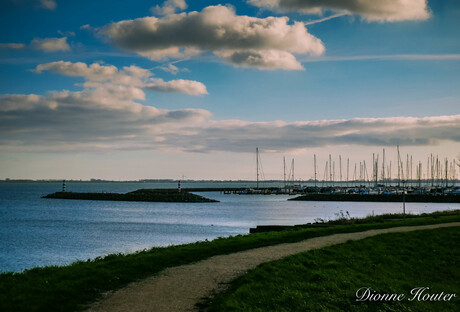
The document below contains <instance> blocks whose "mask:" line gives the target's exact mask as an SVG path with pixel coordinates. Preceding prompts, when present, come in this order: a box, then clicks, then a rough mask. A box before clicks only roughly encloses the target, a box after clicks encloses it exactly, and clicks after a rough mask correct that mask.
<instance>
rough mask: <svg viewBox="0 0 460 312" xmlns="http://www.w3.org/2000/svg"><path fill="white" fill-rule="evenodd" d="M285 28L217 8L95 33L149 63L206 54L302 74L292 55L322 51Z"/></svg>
mask: <svg viewBox="0 0 460 312" xmlns="http://www.w3.org/2000/svg"><path fill="white" fill-rule="evenodd" d="M288 22H289V18H287V17H267V18H256V17H250V16H239V15H236V13H235V11H234V10H233V9H232V8H230V7H227V6H222V5H217V6H209V7H206V8H204V9H203V10H202V11H201V12H189V13H181V14H170V15H167V16H165V17H162V18H158V17H153V16H151V17H144V18H138V19H134V20H124V21H120V22H117V23H112V24H110V25H107V26H105V27H103V28H102V29H100V30H99V33H100V34H102V35H104V36H106V37H108V38H109V39H110V40H111V41H112V42H113V44H115V45H116V46H118V47H120V48H122V49H126V50H129V51H134V52H137V53H139V54H140V55H143V56H146V57H149V58H150V59H153V60H160V59H164V58H180V57H185V56H191V55H196V54H198V53H200V52H202V51H212V52H213V53H214V54H215V55H217V56H219V57H221V58H222V59H224V60H225V61H227V62H229V63H232V64H234V65H238V66H246V67H256V68H260V69H288V70H292V69H302V66H301V65H300V63H299V62H297V60H296V57H295V56H294V54H311V55H321V54H322V53H323V52H324V50H325V49H324V45H323V43H322V42H321V40H320V39H318V38H316V37H314V36H313V35H311V34H309V33H308V32H307V29H306V28H305V24H304V23H302V22H294V24H289V23H288Z"/></svg>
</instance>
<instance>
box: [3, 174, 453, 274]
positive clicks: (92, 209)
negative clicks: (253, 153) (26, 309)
mask: <svg viewBox="0 0 460 312" xmlns="http://www.w3.org/2000/svg"><path fill="white" fill-rule="evenodd" d="M229 184H230V185H229ZM246 184H247V183H246ZM176 186H177V185H176V183H175V182H171V183H167V182H166V183H136V182H133V183H131V182H130V183H107V182H68V183H67V188H68V190H70V191H75V192H128V191H133V190H136V189H139V188H173V187H176ZM221 186H231V187H239V186H250V185H245V183H238V182H234V183H228V182H227V183H223V182H220V183H218V182H213V183H209V182H208V183H204V182H200V183H198V182H195V183H187V182H186V183H183V187H221ZM60 188H61V183H59V182H53V183H51V182H30V183H25V182H23V183H18V182H0V271H1V272H6V271H14V272H19V271H22V270H24V269H28V268H32V267H36V266H45V265H63V264H68V263H71V262H73V261H76V260H86V259H90V258H95V257H98V256H103V255H107V254H110V253H129V252H133V251H137V250H143V249H148V248H150V247H152V246H167V245H171V244H184V243H190V242H195V241H201V240H205V239H208V240H211V239H214V238H216V237H225V236H230V235H238V234H247V233H248V230H249V228H250V227H254V226H256V225H269V224H285V225H294V224H302V223H307V222H312V221H314V219H316V218H323V219H334V218H336V217H337V215H336V214H337V213H339V212H340V211H341V210H342V211H343V212H344V213H345V212H346V211H348V212H349V213H350V215H351V216H352V217H365V216H367V215H370V214H372V213H374V214H382V213H389V212H392V213H394V212H401V211H402V204H401V203H361V202H359V203H358V202H305V201H287V199H288V198H289V196H288V195H250V196H245V195H223V194H220V193H218V192H207V193H200V195H203V196H205V197H208V198H213V199H217V200H219V201H221V202H220V203H143V202H108V201H86V200H60V199H42V198H40V197H41V196H42V195H45V194H48V193H52V192H55V191H57V190H60ZM448 209H460V204H432V203H429V204H428V203H407V204H406V210H407V211H408V212H409V213H422V212H432V211H436V210H448Z"/></svg>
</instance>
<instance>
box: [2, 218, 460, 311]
mask: <svg viewBox="0 0 460 312" xmlns="http://www.w3.org/2000/svg"><path fill="white" fill-rule="evenodd" d="M365 220H366V219H364V220H362V221H360V222H362V223H359V224H358V223H357V222H355V223H353V224H344V225H335V226H326V227H317V228H314V227H312V228H304V229H303V228H300V229H297V228H296V229H292V230H286V231H282V232H267V233H257V234H250V235H238V236H234V237H228V238H218V239H215V240H213V241H204V242H197V243H193V244H186V245H179V246H170V247H158V248H152V249H150V250H144V251H140V252H137V253H134V254H126V255H125V254H114V255H108V256H105V257H103V258H96V259H94V260H88V261H79V262H75V263H73V264H71V265H68V266H62V267H57V266H50V267H43V268H34V269H30V270H26V271H24V272H22V273H4V274H1V275H0V311H18V312H19V311H29V312H33V311H75V310H82V309H84V308H85V307H86V306H87V304H89V303H91V302H93V301H95V300H97V299H98V298H100V296H101V295H102V294H103V293H104V292H107V291H111V290H116V289H118V288H120V287H123V286H125V285H127V284H128V283H130V282H133V281H136V280H139V279H142V278H145V277H147V276H150V275H152V274H155V273H157V272H159V271H161V270H163V269H165V268H167V267H172V266H178V265H182V264H187V263H192V262H196V261H199V260H203V259H206V258H209V257H211V256H214V255H220V254H228V253H232V252H237V251H242V250H247V249H251V248H257V247H263V246H269V245H276V244H280V243H289V242H298V241H301V240H304V239H308V238H312V237H318V236H324V235H329V234H335V233H351V232H358V231H365V230H369V229H380V228H389V227H394V226H402V225H424V224H433V223H443V222H456V221H460V211H459V210H456V211H445V212H437V213H433V214H424V215H420V216H410V217H409V216H408V217H407V218H403V216H402V215H384V216H377V217H369V218H368V219H367V221H365ZM347 222H351V221H347Z"/></svg>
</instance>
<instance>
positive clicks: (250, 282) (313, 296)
mask: <svg viewBox="0 0 460 312" xmlns="http://www.w3.org/2000/svg"><path fill="white" fill-rule="evenodd" d="M458 242H460V228H459V227H453V228H441V229H435V230H422V231H414V232H408V233H393V234H383V235H378V236H375V237H371V238H367V239H364V240H360V241H350V242H347V243H344V244H340V245H335V246H330V247H327V248H323V249H319V250H313V251H309V252H305V253H301V254H298V255H295V256H291V257H288V258H285V259H282V260H278V261H274V262H270V263H267V264H263V265H260V266H259V267H257V268H256V269H254V270H252V271H250V272H249V273H248V274H246V275H244V276H242V277H240V278H237V279H236V280H234V281H233V282H232V283H231V286H230V287H229V289H228V290H227V291H225V292H224V293H221V294H220V295H218V296H217V297H215V298H210V299H207V300H206V301H205V302H204V303H202V304H201V309H202V310H204V311H219V312H220V311H254V312H255V311H280V312H282V311H460V298H459V297H460V283H459V281H460V266H459V264H460V248H459V245H458ZM361 287H370V288H371V293H374V291H375V292H376V293H379V294H385V293H386V294H404V295H405V297H404V298H401V299H402V301H368V300H366V301H362V302H357V301H356V296H357V295H356V292H357V290H358V289H360V288H361ZM416 287H429V288H430V289H429V290H426V291H425V292H424V293H430V294H435V293H441V292H444V293H450V294H456V297H454V298H452V300H451V301H445V302H444V301H441V302H440V301H434V302H429V301H419V300H418V299H415V300H413V301H410V300H408V299H410V298H412V297H413V295H411V290H412V289H413V288H416ZM422 297H423V296H422Z"/></svg>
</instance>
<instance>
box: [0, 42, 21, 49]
mask: <svg viewBox="0 0 460 312" xmlns="http://www.w3.org/2000/svg"><path fill="white" fill-rule="evenodd" d="M25 47H26V45H25V44H23V43H0V49H15V50H19V49H24V48H25Z"/></svg>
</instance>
